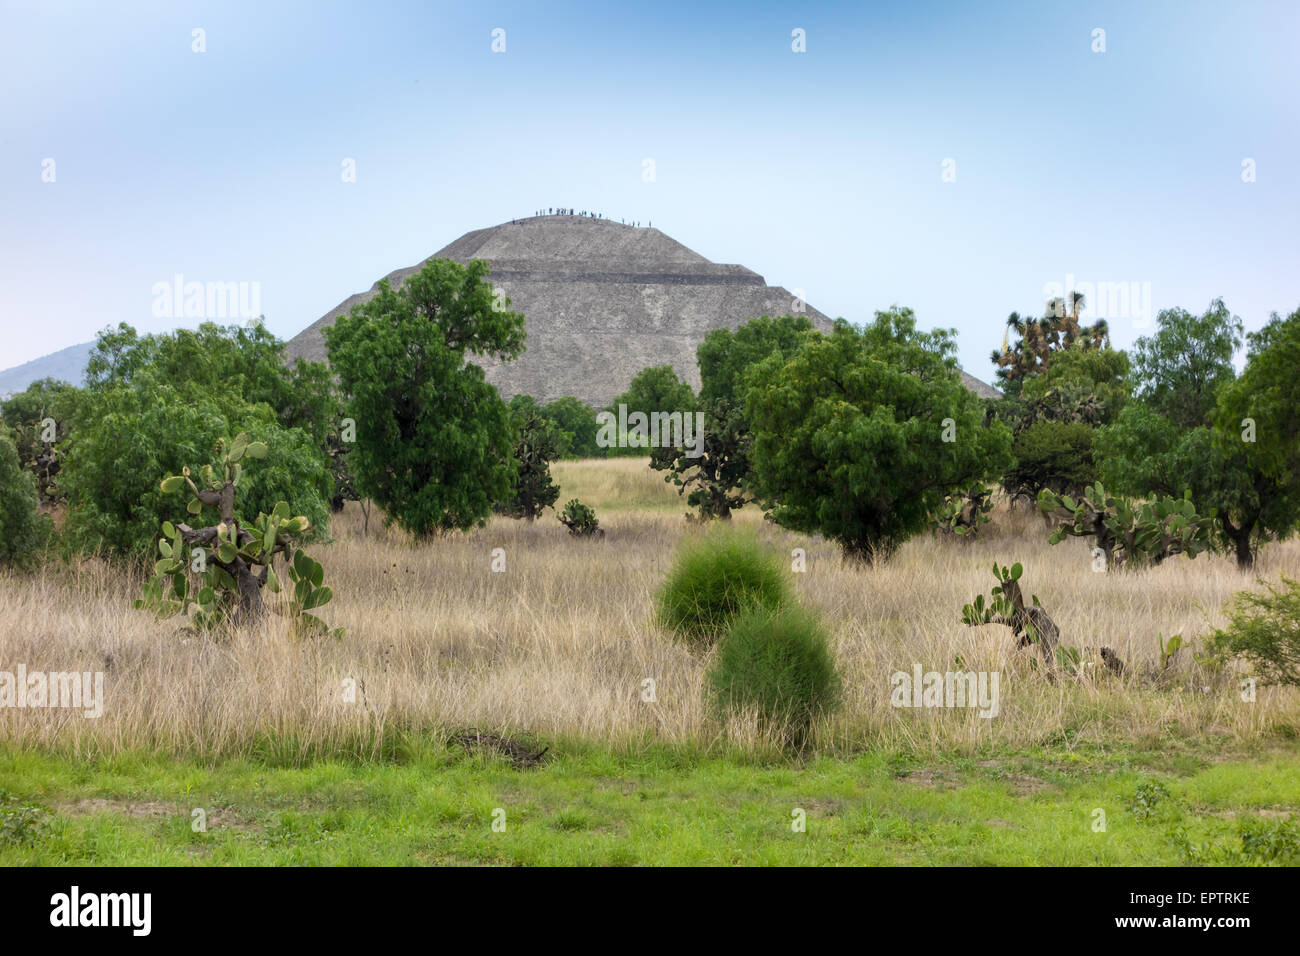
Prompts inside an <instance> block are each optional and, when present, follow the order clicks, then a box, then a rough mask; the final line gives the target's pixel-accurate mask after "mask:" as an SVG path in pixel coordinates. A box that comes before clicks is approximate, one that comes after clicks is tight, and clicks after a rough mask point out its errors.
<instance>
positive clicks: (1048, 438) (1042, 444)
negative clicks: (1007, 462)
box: [1002, 421, 1097, 501]
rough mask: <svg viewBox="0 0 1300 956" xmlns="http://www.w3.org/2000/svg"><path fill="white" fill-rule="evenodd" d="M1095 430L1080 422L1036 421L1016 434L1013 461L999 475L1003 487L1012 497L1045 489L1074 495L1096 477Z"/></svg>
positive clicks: (1031, 497) (1033, 496)
mask: <svg viewBox="0 0 1300 956" xmlns="http://www.w3.org/2000/svg"><path fill="white" fill-rule="evenodd" d="M1095 432H1096V429H1094V428H1093V427H1092V426H1091V425H1086V424H1084V423H1083V422H1059V421H1040V422H1035V423H1034V424H1033V425H1030V426H1029V427H1028V428H1026V429H1024V430H1023V431H1021V432H1019V433H1018V434H1017V435H1016V436H1015V439H1014V443H1013V445H1012V448H1011V451H1012V454H1013V455H1014V456H1015V464H1014V465H1013V466H1012V467H1011V468H1010V469H1009V470H1008V471H1007V472H1006V474H1005V475H1003V476H1002V486H1003V487H1004V488H1006V490H1007V493H1008V494H1010V495H1012V496H1013V497H1021V498H1028V499H1029V500H1030V501H1033V500H1036V499H1037V498H1038V493H1039V492H1040V491H1042V490H1043V489H1044V488H1047V489H1050V490H1052V491H1055V492H1058V493H1060V494H1069V495H1076V496H1077V495H1078V494H1080V493H1081V492H1082V491H1083V489H1084V488H1087V487H1088V486H1089V485H1091V484H1092V483H1093V482H1095V481H1096V480H1097V468H1096V465H1095V464H1094V462H1093V457H1092V442H1093V437H1094V434H1095Z"/></svg>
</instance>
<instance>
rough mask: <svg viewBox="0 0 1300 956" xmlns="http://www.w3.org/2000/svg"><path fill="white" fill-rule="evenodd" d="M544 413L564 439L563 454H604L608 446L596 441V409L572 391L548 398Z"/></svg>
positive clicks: (564, 456) (573, 455) (580, 455)
mask: <svg viewBox="0 0 1300 956" xmlns="http://www.w3.org/2000/svg"><path fill="white" fill-rule="evenodd" d="M541 412H542V416H543V417H544V418H546V419H547V420H548V421H550V422H551V423H552V424H553V425H554V426H555V431H556V434H557V436H558V438H559V440H560V449H559V454H558V457H560V458H603V457H605V450H604V449H603V448H601V447H600V446H599V445H597V444H596V433H597V430H598V426H597V424H596V410H595V409H594V408H592V407H591V406H590V405H588V404H587V403H586V402H583V401H582V400H580V399H577V398H574V397H573V396H572V395H561V396H560V397H559V398H557V399H555V401H553V402H548V403H547V404H546V405H545V406H544V407H543V408H542V410H541Z"/></svg>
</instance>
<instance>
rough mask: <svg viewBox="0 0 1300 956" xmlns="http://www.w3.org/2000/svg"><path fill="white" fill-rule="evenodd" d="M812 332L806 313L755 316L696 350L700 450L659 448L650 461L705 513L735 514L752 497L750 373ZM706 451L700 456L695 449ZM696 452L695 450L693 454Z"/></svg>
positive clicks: (713, 335) (712, 334) (716, 515)
mask: <svg viewBox="0 0 1300 956" xmlns="http://www.w3.org/2000/svg"><path fill="white" fill-rule="evenodd" d="M811 331H812V323H810V322H809V321H808V320H807V319H806V318H804V317H802V316H791V315H783V316H778V317H777V318H775V319H773V318H770V317H768V316H762V317H760V318H757V319H751V320H750V321H749V322H746V323H745V324H743V325H741V326H740V327H739V328H737V329H736V330H735V331H734V332H733V331H732V330H730V329H715V330H714V331H712V332H710V333H709V334H708V335H706V336H705V337H704V341H703V342H701V343H700V345H699V348H698V349H697V350H696V353H695V354H696V358H697V360H698V362H699V367H700V396H699V402H698V405H697V408H698V410H699V411H700V412H702V413H703V415H704V434H703V438H702V439H701V441H700V443H699V448H698V449H687V448H668V449H659V450H658V451H657V453H656V454H653V455H652V456H651V459H650V466H651V467H652V468H655V469H657V470H661V471H662V470H667V471H668V475H666V476H665V478H664V480H665V481H670V482H672V483H673V484H675V485H676V486H677V488H678V491H679V493H681V494H686V493H687V492H689V494H688V495H687V498H686V503H687V504H688V505H689V506H690V507H692V508H695V509H697V510H698V514H699V517H701V518H721V519H724V520H726V519H729V518H730V517H731V512H732V511H733V510H735V509H736V508H740V507H743V506H744V504H745V503H746V501H747V500H748V497H747V493H746V490H745V487H744V486H745V481H746V479H747V478H748V476H749V471H750V463H749V453H750V447H751V446H752V444H753V435H752V433H751V429H750V426H749V421H748V419H747V418H746V417H745V404H744V402H745V394H744V393H745V376H746V375H747V374H748V373H749V371H750V369H752V368H753V367H754V365H756V364H757V363H758V362H760V361H762V360H763V359H766V358H767V357H769V356H771V355H779V356H783V357H787V358H788V357H789V356H790V355H792V354H794V352H795V350H796V349H798V347H799V345H800V344H801V343H802V342H803V340H804V338H805V337H806V336H807V335H808V333H809V332H811ZM697 450H698V451H699V452H700V454H698V455H695V454H694V452H695V451H697ZM688 452H690V453H688Z"/></svg>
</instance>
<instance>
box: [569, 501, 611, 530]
mask: <svg viewBox="0 0 1300 956" xmlns="http://www.w3.org/2000/svg"><path fill="white" fill-rule="evenodd" d="M558 517H559V519H560V524H562V525H564V526H565V527H566V528H568V529H569V534H571V535H573V536H574V537H576V538H592V537H596V538H603V537H604V536H605V531H604V529H603V528H601V527H600V522H599V521H597V520H596V512H595V511H594V510H593V509H591V508H588V507H587V506H586V505H584V504H583V503H582V502H581V501H579V500H578V499H577V498H571V499H569V501H568V503H567V504H565V506H564V510H563V511H561V512H560V514H559V515H558Z"/></svg>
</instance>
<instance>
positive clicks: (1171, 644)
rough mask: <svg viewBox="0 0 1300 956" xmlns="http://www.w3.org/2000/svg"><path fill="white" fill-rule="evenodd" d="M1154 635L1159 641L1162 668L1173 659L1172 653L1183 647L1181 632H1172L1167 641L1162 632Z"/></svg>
mask: <svg viewBox="0 0 1300 956" xmlns="http://www.w3.org/2000/svg"><path fill="white" fill-rule="evenodd" d="M1156 636H1157V638H1158V639H1159V641H1160V667H1161V668H1162V669H1163V668H1165V667H1168V666H1169V662H1170V661H1171V660H1173V657H1174V655H1175V654H1177V653H1178V652H1179V651H1180V650H1182V649H1183V636H1182V635H1181V634H1174V635H1173V636H1171V637H1170V638H1169V640H1167V641H1166V640H1165V636H1164V634H1158V635H1156Z"/></svg>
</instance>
